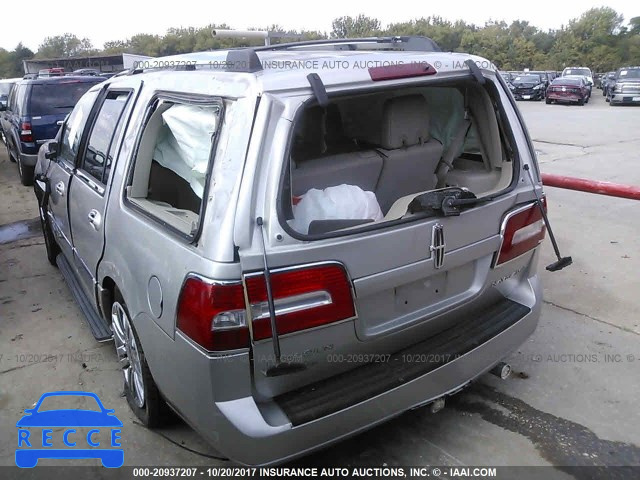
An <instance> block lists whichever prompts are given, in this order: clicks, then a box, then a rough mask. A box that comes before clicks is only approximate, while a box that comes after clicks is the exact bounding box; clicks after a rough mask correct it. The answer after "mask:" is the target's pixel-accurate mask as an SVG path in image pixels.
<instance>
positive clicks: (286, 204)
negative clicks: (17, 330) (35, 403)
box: [32, 37, 546, 465]
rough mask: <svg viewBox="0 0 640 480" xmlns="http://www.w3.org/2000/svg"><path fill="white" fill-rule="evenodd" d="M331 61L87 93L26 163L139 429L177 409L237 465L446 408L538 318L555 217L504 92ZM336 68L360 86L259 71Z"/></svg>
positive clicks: (194, 57)
mask: <svg viewBox="0 0 640 480" xmlns="http://www.w3.org/2000/svg"><path fill="white" fill-rule="evenodd" d="M398 39H400V40H398ZM374 40H375V43H376V47H378V44H379V43H380V42H381V41H387V42H390V41H391V40H389V39H374ZM411 40H412V42H413V41H414V40H415V39H413V38H412V39H411ZM427 40H428V39H427ZM392 41H393V42H394V46H396V45H397V44H398V43H400V42H406V41H408V40H407V39H406V38H405V37H397V38H395V39H392ZM345 42H348V40H344V39H341V40H322V41H316V42H315V43H312V44H310V43H308V42H306V43H305V44H304V45H305V48H304V49H300V48H299V47H300V44H293V48H292V47H287V46H284V47H283V46H278V47H277V49H276V48H274V49H272V47H264V48H260V49H256V50H252V49H236V50H230V51H223V52H220V51H216V52H202V53H194V54H189V55H185V56H178V57H171V58H168V59H163V60H167V61H166V62H161V63H166V64H170V63H177V62H181V63H184V62H185V61H188V62H190V63H196V64H198V65H201V66H202V68H195V69H193V70H189V71H176V70H172V69H167V70H162V71H153V70H151V71H144V70H143V71H140V72H136V74H135V75H134V74H130V75H122V76H117V77H114V78H112V79H110V80H108V81H107V82H105V83H103V84H99V85H96V84H93V85H88V86H87V87H88V88H89V90H88V92H87V93H85V94H84V95H83V96H82V97H81V98H80V100H79V101H78V103H77V105H76V106H75V108H74V109H73V111H72V112H71V114H70V115H69V116H68V117H67V118H66V120H64V121H63V124H62V127H61V128H60V129H59V131H58V133H57V135H56V137H55V139H54V140H52V141H49V142H46V143H45V144H44V145H43V146H42V148H41V149H40V152H39V155H38V161H37V167H36V175H37V177H36V182H35V186H34V190H35V193H36V196H37V198H38V202H39V205H40V215H41V222H42V226H43V234H44V238H45V246H46V249H47V256H48V258H49V260H50V261H51V262H52V263H54V264H57V265H58V266H59V267H60V270H61V273H62V274H63V276H64V278H65V280H66V281H67V283H68V284H69V286H70V289H71V291H72V293H73V295H74V297H75V298H76V300H77V301H78V303H79V305H81V307H82V311H83V313H84V315H85V317H86V318H87V324H88V325H89V326H90V328H91V330H92V332H93V333H94V335H95V336H96V338H97V339H99V340H101V341H106V340H109V339H110V338H111V337H113V339H114V342H115V347H116V352H117V355H118V358H119V359H120V366H121V368H122V373H123V378H124V390H125V395H126V398H127V401H128V403H129V405H130V407H131V409H132V411H133V412H134V413H135V415H136V416H137V417H138V418H139V419H140V421H141V422H142V423H143V424H144V425H146V426H148V427H155V426H159V425H160V424H161V423H162V422H163V421H164V420H165V419H166V412H167V410H168V409H169V408H172V409H174V410H175V411H177V412H178V413H179V414H180V416H182V417H183V418H184V419H185V420H186V421H187V423H188V424H189V425H191V426H193V428H195V429H196V430H197V431H198V432H199V433H200V434H201V435H202V437H203V438H204V439H206V440H207V441H209V442H211V443H212V444H213V446H214V447H215V448H216V449H217V450H218V451H219V452H221V454H223V455H226V456H227V457H229V458H231V459H233V460H235V461H237V462H240V463H244V464H259V465H262V464H272V463H277V462H283V461H285V460H290V459H293V458H295V457H297V456H300V455H303V454H306V453H309V452H311V451H313V450H315V449H318V448H322V447H324V446H327V445H329V444H331V443H333V442H336V441H338V440H341V439H344V438H346V437H348V436H350V435H354V434H356V433H359V432H362V431H364V430H366V429H368V428H371V427H373V426H375V425H378V424H380V422H382V421H384V420H386V419H390V418H393V417H395V416H397V415H399V414H401V413H402V412H405V411H408V410H411V409H413V408H417V407H420V406H424V405H428V404H434V402H435V403H437V405H442V404H443V403H444V399H445V398H446V397H447V396H448V395H451V394H453V393H455V392H458V391H460V390H462V389H463V388H465V387H466V386H468V385H469V384H470V382H471V381H473V380H474V379H476V378H477V377H478V376H480V375H482V374H484V373H486V372H489V371H491V370H492V369H493V368H494V367H496V366H498V367H499V370H500V371H501V372H503V371H505V370H504V368H503V364H501V363H500V362H501V361H502V359H503V358H504V357H505V356H506V355H509V354H510V353H511V352H513V351H514V350H516V349H517V348H518V347H519V346H520V345H521V344H522V343H523V342H524V341H525V340H526V339H527V338H528V337H529V336H530V335H531V333H532V332H533V331H534V329H535V328H536V325H537V323H538V319H539V315H540V308H541V300H542V290H541V286H540V282H539V276H538V274H537V263H538V257H539V245H540V242H541V241H542V239H543V238H544V236H545V231H546V230H545V226H544V223H543V220H544V217H543V215H542V211H543V209H544V208H546V207H545V206H544V201H543V200H541V199H539V198H538V195H540V194H541V193H542V185H541V181H540V176H539V170H538V165H537V162H536V155H535V152H534V150H533V146H532V143H531V140H530V139H529V138H528V135H527V133H526V128H525V125H524V124H523V121H522V118H521V116H520V114H519V112H518V109H517V106H516V104H515V102H514V100H513V97H512V96H511V95H510V94H509V92H508V89H507V88H505V86H504V83H503V81H502V79H499V78H498V75H497V74H496V72H495V71H494V70H492V69H482V68H480V67H479V66H478V65H487V64H489V62H488V61H486V60H485V59H482V58H480V57H475V56H471V55H469V56H466V59H465V65H466V68H467V69H466V71H465V72H464V73H463V72H461V70H460V68H457V67H456V68H453V67H447V66H451V65H457V64H458V63H459V61H460V59H461V58H462V57H461V55H462V54H460V53H455V54H451V53H446V52H441V51H439V49H436V47H430V48H431V49H430V50H429V49H427V50H426V51H424V52H415V51H413V52H412V51H401V52H398V51H392V50H388V51H381V50H379V49H378V50H376V51H375V52H372V53H369V52H367V51H366V50H367V49H366V46H367V42H371V40H357V41H355V40H354V41H352V42H351V43H350V44H349V45H350V46H351V47H352V48H349V49H348V50H351V49H362V50H363V51H362V52H361V54H359V55H358V56H354V55H353V54H352V52H349V51H346V52H345V49H344V46H345ZM363 42H364V45H363ZM422 42H423V43H426V44H428V45H435V44H433V42H431V41H430V40H429V42H424V39H422ZM296 45H297V47H296ZM225 57H226V59H227V61H226V62H220V61H219V59H220V58H225ZM336 57H337V58H339V60H340V61H341V62H342V64H345V63H346V64H351V68H345V69H343V70H340V71H339V72H338V71H336V70H326V71H323V72H322V75H320V76H319V75H317V73H316V72H315V71H314V70H308V69H306V68H299V69H292V70H290V71H283V70H281V69H271V68H270V67H268V65H269V64H274V63H277V62H281V61H283V60H284V59H287V60H293V61H295V62H299V64H300V65H310V64H312V62H310V61H309V60H310V59H314V60H318V59H320V60H324V59H326V60H335V59H336ZM356 62H361V63H362V62H365V63H369V62H370V63H371V64H374V63H375V64H382V65H384V66H379V67H378V66H376V67H371V68H369V69H368V70H364V69H361V68H360V69H359V68H353V66H354V65H355V63H356ZM425 62H427V63H428V64H429V65H439V67H438V68H437V69H436V68H433V67H430V66H425ZM212 65H219V66H218V67H212ZM416 66H417V67H419V68H416ZM440 66H442V67H440ZM212 69H213V70H214V71H215V72H217V73H215V75H212V74H211V71H212ZM87 78H91V77H85V79H87ZM53 80H54V79H48V81H53ZM41 81H43V80H41ZM59 81H60V80H59ZM85 81H88V80H85ZM539 81H540V77H539V76H538V79H537V80H536V82H539ZM538 84H540V83H535V85H534V86H536V85H538ZM83 86H85V85H84V84H83ZM32 88H33V87H32ZM539 90H542V91H544V89H542V88H539V89H538V90H536V92H538V91H539ZM214 92H215V93H214ZM452 120H454V121H452ZM505 145H506V146H508V147H509V148H505ZM461 213H462V214H461ZM416 239H417V240H418V241H416ZM123 240H126V241H123ZM399 246H400V247H399ZM434 353H436V354H437V355H434ZM432 359H433V360H432ZM112 388H113V389H114V391H118V392H119V391H121V389H122V383H118V384H115V383H114V385H112Z"/></svg>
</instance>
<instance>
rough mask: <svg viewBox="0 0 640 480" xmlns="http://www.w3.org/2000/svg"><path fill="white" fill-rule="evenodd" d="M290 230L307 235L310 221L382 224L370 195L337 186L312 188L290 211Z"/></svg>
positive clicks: (374, 198)
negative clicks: (350, 221) (374, 222)
mask: <svg viewBox="0 0 640 480" xmlns="http://www.w3.org/2000/svg"><path fill="white" fill-rule="evenodd" d="M293 215H294V219H293V220H291V226H292V227H293V228H294V229H295V230H296V231H298V232H300V233H304V234H307V233H309V224H310V223H311V222H313V221H314V220H373V221H379V220H382V219H383V217H384V215H382V210H381V209H380V205H379V204H378V200H377V199H376V196H375V194H374V193H373V192H365V191H364V190H362V189H361V188H360V187H357V186H355V185H346V184H343V185H338V186H335V187H328V188H325V189H324V190H318V189H316V188H312V189H311V190H309V191H308V192H307V193H305V194H304V195H303V196H302V198H301V200H300V201H299V202H298V204H297V205H294V207H293Z"/></svg>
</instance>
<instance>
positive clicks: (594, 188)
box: [542, 173, 640, 200]
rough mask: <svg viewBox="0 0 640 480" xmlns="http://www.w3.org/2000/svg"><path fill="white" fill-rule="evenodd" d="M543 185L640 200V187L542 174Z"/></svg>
mask: <svg viewBox="0 0 640 480" xmlns="http://www.w3.org/2000/svg"><path fill="white" fill-rule="evenodd" d="M542 184H543V185H545V186H546V187H558V188H566V189H569V190H579V191H581V192H588V193H597V194H599V195H609V196H611V197H621V198H630V199H632V200H640V187H634V186H632V185H621V184H619V183H611V182H598V181H595V180H587V179H586V178H575V177H564V176H562V175H552V174H550V173H543V174H542Z"/></svg>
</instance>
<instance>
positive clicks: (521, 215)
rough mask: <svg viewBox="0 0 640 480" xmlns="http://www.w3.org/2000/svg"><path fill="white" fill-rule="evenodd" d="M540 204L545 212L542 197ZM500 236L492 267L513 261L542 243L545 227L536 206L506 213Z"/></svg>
mask: <svg viewBox="0 0 640 480" xmlns="http://www.w3.org/2000/svg"><path fill="white" fill-rule="evenodd" d="M542 204H543V205H544V209H545V211H546V209H547V202H546V200H545V199H544V197H543V201H542ZM501 234H502V245H501V246H500V250H499V251H498V254H497V256H496V261H495V264H494V266H498V265H501V264H503V263H505V262H508V261H509V260H513V259H514V258H516V257H519V256H520V255H522V254H523V253H526V252H528V251H529V250H531V249H533V248H536V247H537V246H538V245H539V244H540V242H542V240H543V239H544V234H545V226H544V220H543V219H542V213H541V212H540V208H539V207H538V205H537V204H535V203H533V204H531V205H527V206H525V207H521V208H518V209H516V210H514V211H512V212H510V213H508V214H507V216H506V217H505V218H504V220H503V222H502V231H501Z"/></svg>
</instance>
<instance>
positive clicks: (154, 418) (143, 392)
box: [111, 289, 171, 428]
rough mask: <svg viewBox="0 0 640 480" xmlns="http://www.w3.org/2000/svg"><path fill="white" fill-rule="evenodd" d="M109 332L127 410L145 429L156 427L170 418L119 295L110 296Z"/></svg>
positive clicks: (117, 292)
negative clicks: (111, 333) (114, 348)
mask: <svg viewBox="0 0 640 480" xmlns="http://www.w3.org/2000/svg"><path fill="white" fill-rule="evenodd" d="M111 329H112V331H113V339H114V343H115V345H116V354H117V355H118V360H119V361H120V367H121V368H122V373H123V379H124V394H125V397H126V398H127V403H128V404H129V408H131V410H132V411H133V413H134V414H135V415H136V417H138V419H140V422H142V424H143V425H145V426H146V427H148V428H156V427H160V426H162V425H164V424H166V423H167V421H168V419H169V418H170V417H171V412H170V409H169V407H168V405H167V403H166V402H165V401H164V399H163V398H162V395H161V394H160V390H158V386H157V385H156V382H155V381H154V380H153V377H152V376H151V371H150V370H149V365H148V364H147V360H146V358H145V355H144V351H143V350H142V344H141V343H140V338H138V334H137V333H136V331H135V328H134V327H133V323H132V322H131V320H130V317H129V311H128V310H127V306H126V304H125V303H124V299H123V298H122V295H121V294H120V291H119V290H117V289H116V291H115V292H114V301H113V305H112V306H111Z"/></svg>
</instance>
